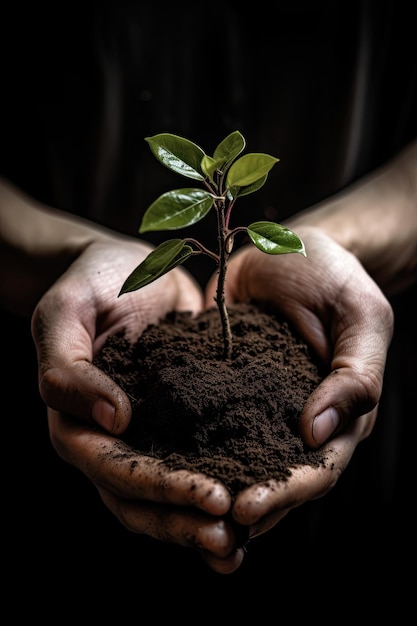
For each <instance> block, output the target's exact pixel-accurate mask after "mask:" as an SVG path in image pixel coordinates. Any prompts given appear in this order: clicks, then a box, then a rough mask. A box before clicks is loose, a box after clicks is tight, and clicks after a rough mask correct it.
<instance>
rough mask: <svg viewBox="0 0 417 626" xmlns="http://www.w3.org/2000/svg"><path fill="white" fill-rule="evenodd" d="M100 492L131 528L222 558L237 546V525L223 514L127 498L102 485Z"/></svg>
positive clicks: (110, 506) (127, 526)
mask: <svg viewBox="0 0 417 626" xmlns="http://www.w3.org/2000/svg"><path fill="white" fill-rule="evenodd" d="M99 493H100V495H101V498H102V500H103V502H104V504H105V505H106V506H107V508H108V509H110V510H111V511H112V513H113V514H114V515H115V516H116V517H117V519H118V520H119V521H120V522H121V523H122V524H123V526H125V528H127V529H128V530H129V531H130V532H134V533H140V534H144V535H148V536H150V537H153V538H154V539H159V540H161V541H166V542H171V543H176V544H178V545H181V546H184V547H192V548H196V549H198V550H207V551H209V552H211V553H213V554H215V555H216V556H217V557H219V558H224V557H226V556H227V555H228V554H230V553H231V552H232V551H233V550H234V549H235V543H236V538H235V534H234V532H233V528H232V526H231V524H228V523H227V522H226V521H225V519H223V518H218V517H212V516H210V515H208V514H205V513H202V512H201V511H198V510H197V509H195V508H189V507H187V508H185V507H178V506H167V505H166V504H159V503H154V502H149V501H137V500H135V501H131V500H125V499H123V498H119V497H117V496H115V495H114V494H112V493H111V492H109V491H107V490H106V489H102V488H99Z"/></svg>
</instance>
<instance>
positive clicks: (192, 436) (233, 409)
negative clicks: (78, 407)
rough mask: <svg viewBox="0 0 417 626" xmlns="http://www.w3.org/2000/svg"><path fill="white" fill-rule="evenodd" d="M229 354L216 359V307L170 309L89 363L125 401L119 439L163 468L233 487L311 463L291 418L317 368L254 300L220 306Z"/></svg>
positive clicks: (317, 377)
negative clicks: (126, 415) (226, 321)
mask: <svg viewBox="0 0 417 626" xmlns="http://www.w3.org/2000/svg"><path fill="white" fill-rule="evenodd" d="M229 315H230V322H231V329H232V335H233V356H232V359H231V360H229V361H226V360H224V359H223V358H222V353H223V343H222V341H223V340H222V333H221V325H220V316H219V312H218V310H217V308H213V309H209V310H207V311H204V312H203V313H201V314H199V315H198V316H197V317H194V318H193V317H192V316H191V315H190V314H188V313H177V312H173V313H171V314H169V315H168V316H167V317H166V318H165V319H164V320H162V321H161V322H160V323H159V324H157V325H156V324H155V325H151V326H149V327H148V328H147V329H146V330H145V332H144V333H143V334H142V335H141V337H140V338H139V340H138V341H137V342H136V343H134V344H132V343H130V342H129V341H128V340H127V339H126V337H125V336H124V334H123V333H119V334H117V335H114V336H112V337H109V338H108V340H107V342H106V344H105V346H104V347H103V350H102V352H101V353H100V354H99V355H98V356H97V358H96V359H95V364H96V365H97V366H98V367H100V368H101V369H102V370H104V371H105V372H107V373H108V374H109V375H110V376H111V377H112V378H113V379H114V380H115V381H116V382H117V383H118V384H119V385H120V387H122V389H123V390H124V391H125V392H126V393H127V394H128V396H129V398H130V399H131V403H132V409H133V417H132V422H131V425H130V426H129V428H128V430H127V431H126V433H125V434H124V436H123V439H124V440H125V441H126V442H127V443H128V444H129V445H131V446H132V447H133V448H135V449H136V450H138V451H140V452H141V453H143V454H145V455H148V456H152V457H157V458H159V459H161V460H162V462H163V463H164V464H166V465H167V466H169V467H170V468H171V469H190V470H193V471H198V472H204V473H205V474H207V475H210V476H213V477H215V478H218V479H219V480H221V481H222V482H223V483H224V484H226V486H227V487H228V488H229V490H230V492H231V493H232V495H236V494H237V493H238V492H239V491H241V490H242V489H243V488H245V487H247V486H249V485H251V484H254V483H259V482H264V481H268V480H269V479H271V478H272V479H277V480H286V479H287V478H288V476H290V474H291V470H292V469H293V468H295V467H297V466H300V465H313V466H318V465H319V464H324V463H325V462H326V459H325V457H324V454H323V452H322V451H321V450H320V449H319V450H311V449H308V448H307V447H306V446H305V445H304V443H303V441H302V440H301V438H300V436H299V434H298V419H299V416H300V413H301V411H302V408H303V406H304V403H305V401H306V399H307V398H308V396H309V395H310V393H311V392H312V390H313V389H314V388H315V387H316V386H317V385H318V384H319V382H320V381H321V380H322V378H323V376H324V375H325V372H324V371H323V368H321V366H320V364H319V362H318V361H317V359H316V358H315V357H314V355H313V354H312V353H311V351H310V350H309V348H308V346H307V345H306V344H305V342H304V341H303V340H302V339H301V338H300V337H299V336H298V335H297V333H296V332H295V331H294V330H293V329H291V327H290V326H289V324H288V323H287V322H286V321H285V320H283V319H281V318H280V317H279V316H278V315H276V314H274V313H272V312H271V311H267V310H265V309H264V308H262V307H261V306H260V305H258V304H256V303H246V304H236V305H233V306H231V307H229Z"/></svg>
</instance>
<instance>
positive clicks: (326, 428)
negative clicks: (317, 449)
mask: <svg viewBox="0 0 417 626" xmlns="http://www.w3.org/2000/svg"><path fill="white" fill-rule="evenodd" d="M339 423H340V417H339V413H338V412H337V411H336V409H335V408H334V407H333V406H331V407H329V408H328V409H326V410H325V411H323V413H320V415H317V417H315V418H314V422H313V438H314V441H315V442H316V443H318V444H322V443H324V442H325V441H326V440H327V439H328V438H329V437H330V435H331V434H332V433H333V432H334V431H335V430H336V428H337V427H338V426H339Z"/></svg>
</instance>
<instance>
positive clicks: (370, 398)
mask: <svg viewBox="0 0 417 626" xmlns="http://www.w3.org/2000/svg"><path fill="white" fill-rule="evenodd" d="M297 234H298V235H299V236H300V237H301V238H302V239H303V241H304V243H305V246H306V251H307V258H304V257H302V256H301V255H298V254H286V255H279V256H269V255H265V254H263V253H262V252H260V251H259V250H257V248H255V247H253V246H248V247H245V248H242V249H241V250H240V251H238V252H237V253H236V254H235V255H234V256H232V257H231V259H230V261H229V266H228V273H227V279H226V300H227V302H228V303H231V302H238V301H245V300H250V299H254V300H259V301H267V302H269V303H270V304H273V305H274V306H275V307H276V309H277V310H278V311H280V312H281V313H283V314H284V315H285V317H286V318H287V319H288V320H289V321H290V322H291V323H292V324H293V325H294V326H295V328H296V329H297V330H298V332H299V333H300V334H301V336H302V337H303V338H304V340H305V341H306V342H307V343H308V344H309V345H310V346H311V347H312V348H313V349H314V350H315V351H316V353H317V355H318V356H319V357H320V358H321V359H322V360H323V362H324V363H325V364H326V365H327V367H328V369H329V375H328V376H327V377H326V378H325V379H324V380H323V381H322V382H321V384H320V385H319V386H318V387H317V389H315V390H314V392H313V393H312V394H311V395H310V396H309V398H308V399H307V402H306V404H305V406H304V409H303V411H302V414H301V416H300V434H301V436H302V437H303V439H304V441H305V442H306V444H307V445H309V446H310V447H312V448H318V447H320V446H323V450H324V452H325V455H326V459H327V460H326V464H325V465H323V466H322V467H310V466H302V467H299V468H298V469H296V470H294V471H293V473H292V475H291V477H290V478H289V479H288V481H286V482H276V481H270V482H268V483H267V484H266V483H259V484H256V485H254V486H252V487H250V488H248V489H246V490H244V491H243V492H241V493H240V494H238V496H237V497H236V499H235V502H234V504H233V508H232V514H233V518H234V519H235V521H236V522H238V523H239V524H243V525H247V526H248V527H249V529H250V536H251V537H255V536H257V535H259V534H261V533H264V532H266V531H267V530H268V529H270V528H271V527H273V526H275V524H277V523H278V522H279V521H280V520H281V519H282V518H283V517H284V516H285V515H286V514H287V513H288V511H290V510H291V509H293V508H295V507H298V506H300V505H302V504H303V503H304V502H307V501H309V500H313V499H317V498H320V497H322V496H323V495H325V494H326V493H327V492H328V491H330V490H331V489H332V488H333V487H334V486H335V484H336V482H337V480H338V479H339V477H340V475H341V473H342V472H343V471H344V470H345V469H346V467H347V465H348V463H349V461H350V459H351V457H352V455H353V453H354V451H355V449H356V447H357V445H358V444H359V442H360V441H362V440H363V439H365V438H366V437H367V436H369V434H370V433H371V432H372V429H373V427H374V424H375V420H376V418H377V411H378V402H379V399H380V395H381V391H382V384H383V376H384V369H385V362H386V357H387V352H388V348H389V345H390V341H391V337H392V332H393V314H392V309H391V306H390V304H389V303H388V301H387V300H386V298H385V296H384V295H383V293H382V292H381V290H380V289H379V288H378V286H377V285H376V283H375V282H374V281H373V280H372V279H371V278H370V277H369V275H368V274H367V273H366V272H365V270H364V269H363V267H362V266H361V264H360V263H359V262H358V260H357V259H356V258H355V257H354V256H353V255H352V254H351V253H350V252H348V251H346V250H345V249H344V248H342V247H341V246H340V245H339V244H337V243H336V242H335V241H334V240H332V239H331V238H330V237H328V236H327V235H325V234H323V233H322V232H321V231H320V230H319V229H316V228H311V227H303V228H299V229H298V230H297ZM215 285H216V278H215V277H213V279H212V280H211V281H210V283H209V285H208V287H207V291H206V304H208V303H209V302H212V299H213V297H214V295H215Z"/></svg>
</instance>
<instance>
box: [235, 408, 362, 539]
mask: <svg viewBox="0 0 417 626" xmlns="http://www.w3.org/2000/svg"><path fill="white" fill-rule="evenodd" d="M368 419H369V416H362V417H361V418H359V419H358V420H356V421H355V422H352V423H351V424H350V426H349V427H348V428H347V429H346V430H345V431H344V432H343V433H342V434H340V435H338V436H337V437H335V438H334V439H332V441H330V442H329V443H328V444H326V446H325V447H324V448H323V450H324V453H325V463H324V464H323V465H320V466H318V467H313V466H307V465H304V466H302V467H298V468H295V469H293V470H292V472H291V476H290V477H289V478H288V480H286V481H269V482H267V483H263V484H257V485H254V486H252V487H249V488H247V489H246V490H245V491H243V492H242V493H240V494H239V495H238V496H237V498H236V501H235V503H234V506H233V508H232V515H233V518H234V519H235V520H236V521H237V522H238V523H239V524H243V525H249V526H250V527H251V529H250V536H251V537H252V536H255V535H257V534H259V533H260V532H264V529H265V528H266V529H268V528H270V527H271V526H273V525H274V524H275V523H277V522H278V521H280V520H281V519H282V518H283V517H284V515H286V514H287V513H288V511H290V510H291V509H293V508H295V507H298V506H300V505H302V504H303V503H304V502H307V501H309V500H315V499H317V498H321V497H323V496H324V495H325V494H326V493H328V492H329V491H330V490H331V489H333V488H334V486H335V485H336V483H337V481H338V480H339V478H340V476H341V474H342V473H343V472H344V470H345V468H346V467H347V465H348V463H349V461H350V459H351V457H352V454H353V452H354V450H355V448H356V446H357V444H358V442H359V441H360V439H361V438H362V436H363V432H364V431H366V429H367V428H368V427H369V426H368ZM266 516H268V518H269V519H266ZM263 518H265V519H263Z"/></svg>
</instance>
